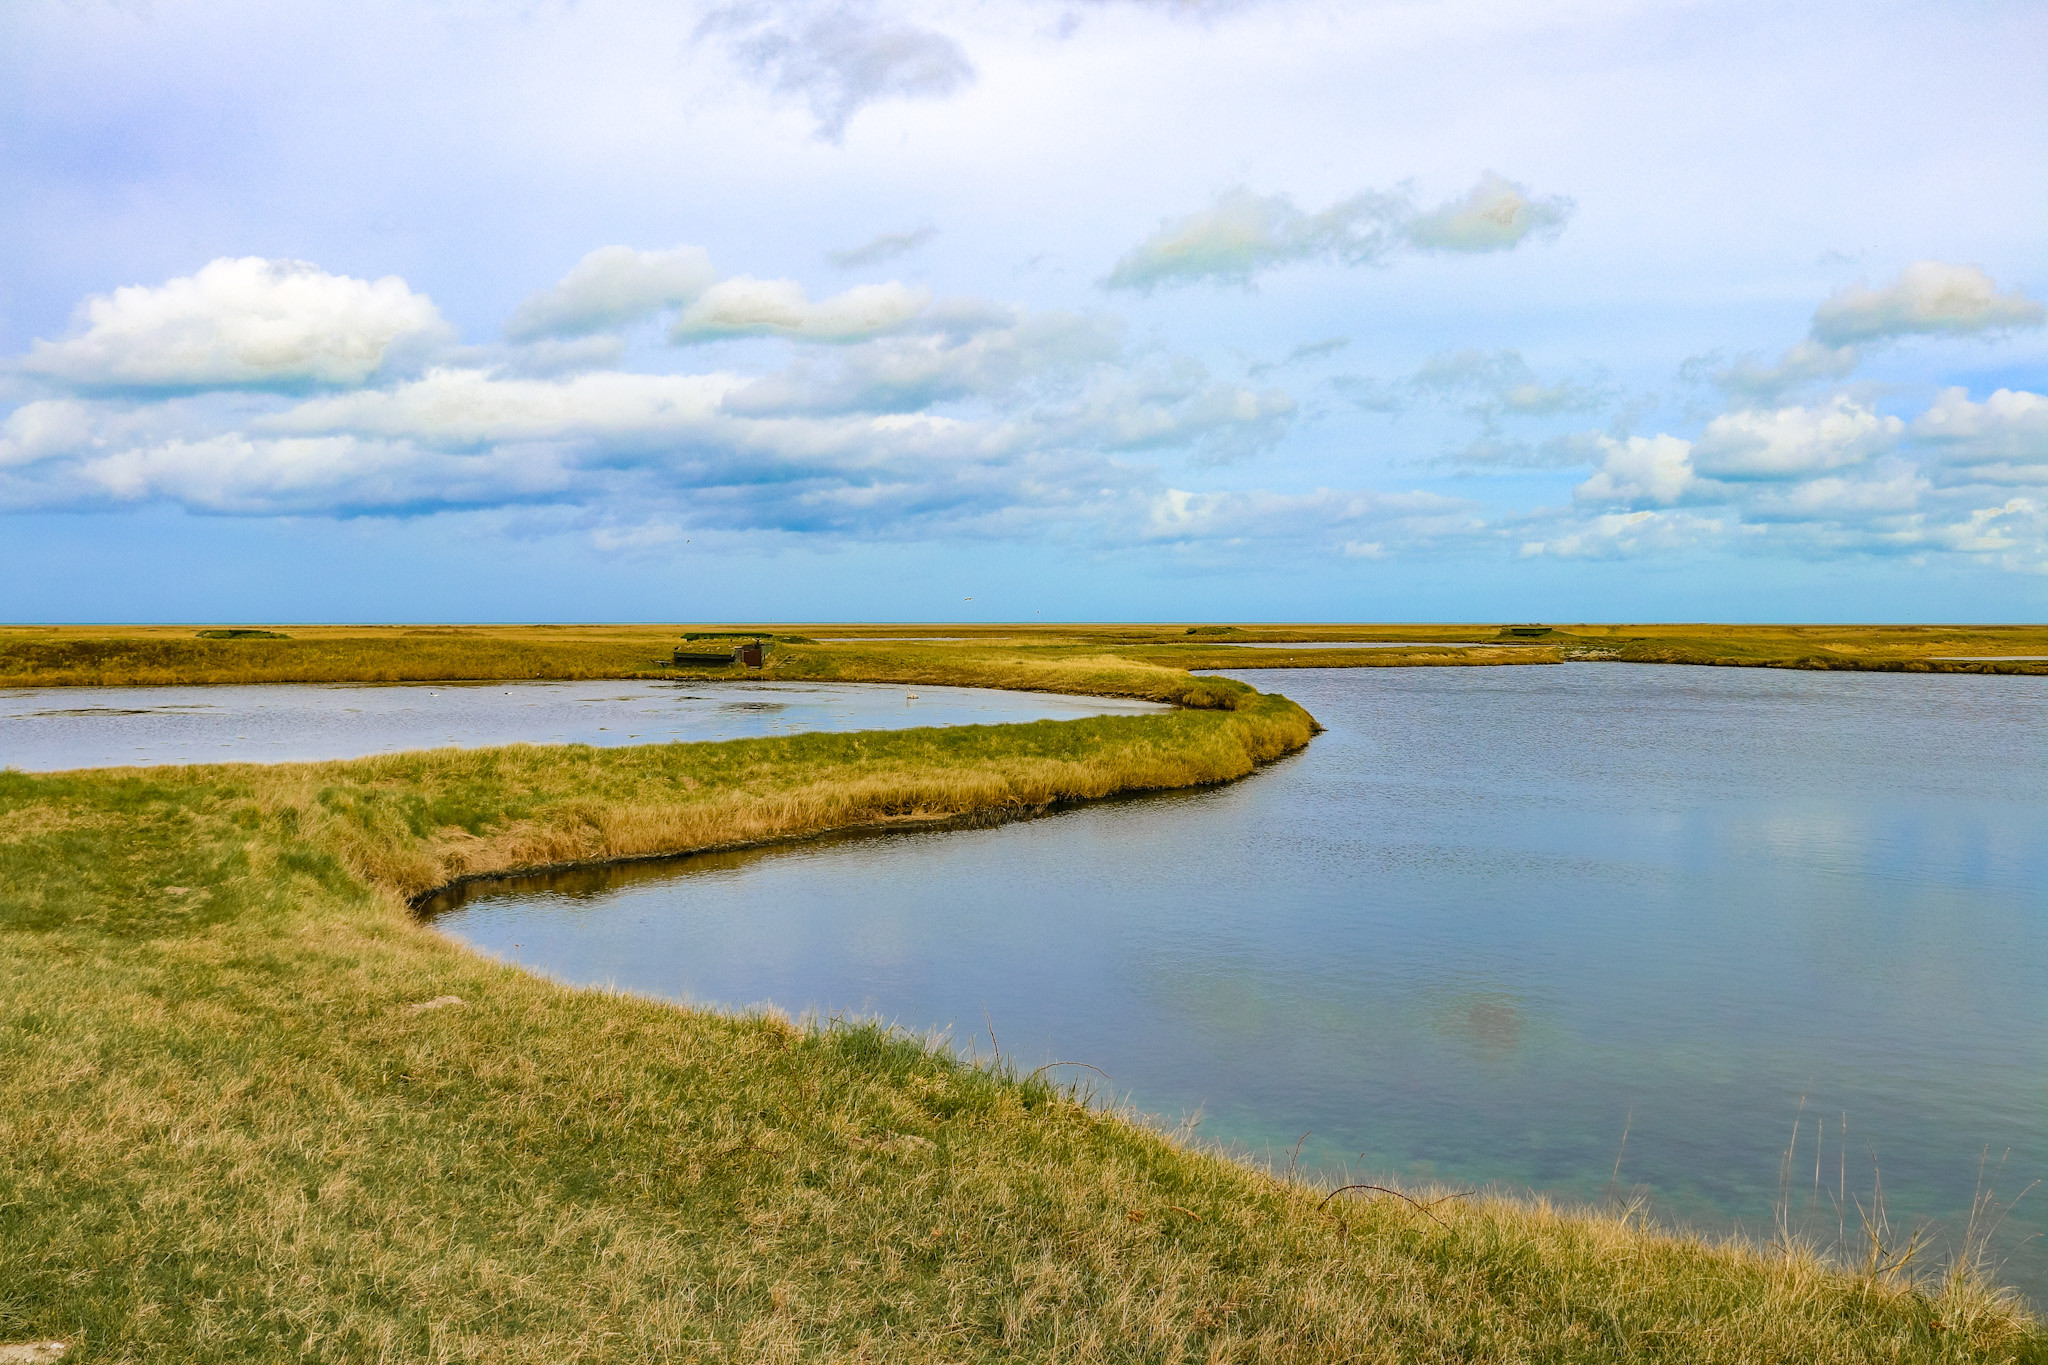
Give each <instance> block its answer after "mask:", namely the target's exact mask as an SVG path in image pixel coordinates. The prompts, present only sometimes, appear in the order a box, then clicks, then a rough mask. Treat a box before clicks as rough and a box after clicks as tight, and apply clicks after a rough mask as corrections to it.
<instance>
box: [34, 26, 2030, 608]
mask: <svg viewBox="0 0 2048 1365" xmlns="http://www.w3.org/2000/svg"><path fill="white" fill-rule="evenodd" d="M2044 171H2048V7H2043V6H2042V5H2040V4H2039V3H2038V2H2037V0H2014V2H2013V3H2005V2H2004V0H1940V3H1897V2H1894V0H1855V2H1854V3H1836V2H1835V0H1815V2H1814V3H1810V4H1806V5H1800V6H1787V5H1783V4H1778V3H1771V4H1764V3H1751V2H1750V0H1351V2H1350V3H1320V2H1319V0H1009V3H1002V4H994V3H968V2H966V0H961V2H960V3H948V2H947V0H929V2H928V3H920V2H919V0H819V2H818V3H802V2H800V0H761V2H759V3H736V4H698V5H692V4H689V3H678V2H677V0H662V2H660V3H656V2H654V0H524V2H523V3H520V2H516V0H491V2H490V3H485V2H484V0H403V2H402V3H400V2H399V0H348V2H347V3H331V2H330V0H299V2H298V3H295V4H292V5H288V6H280V5H275V4H270V3H255V2H254V0H10V3H8V4H7V5H5V6H4V7H0V621H12V622H61V621H252V622H254V621H262V622H288V621H307V622H312V621H373V620H389V621H402V620H454V621H550V620H678V621H682V620H688V621H714V620H730V621H740V620H746V621H759V620H782V621H822V620H880V621H894V620H900V621H1032V620H1041V619H1042V620H1046V621H1059V620H1274V621H1314V620H1355V621H1422V620H1460V621H1492V620H1514V621H1521V620H1559V621H1568V620H1630V621H1669V620H1681V621H1682V620H1695V621H1696V620H1759V621H1785V620H1808V621H1833V620H1859V621H1922V622H1924V621H2042V620H2048V327H2044V320H2048V315H2044V307H2043V303H2044V301H2048V174H2044Z"/></svg>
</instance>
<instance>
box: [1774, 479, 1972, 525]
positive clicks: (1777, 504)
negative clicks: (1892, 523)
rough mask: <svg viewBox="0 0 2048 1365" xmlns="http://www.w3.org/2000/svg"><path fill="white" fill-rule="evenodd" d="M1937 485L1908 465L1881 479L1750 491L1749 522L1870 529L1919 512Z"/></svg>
mask: <svg viewBox="0 0 2048 1365" xmlns="http://www.w3.org/2000/svg"><path fill="white" fill-rule="evenodd" d="M1933 486H1934V485H1933V484H1932V483H1931V482H1930V481H1929V480H1928V479H1927V478H1926V477H1925V476H1924V475H1922V474H1921V473H1920V471H1919V470H1917V469H1915V468H1913V467H1912V466H1910V465H1908V466H1905V467H1902V468H1895V469H1892V470H1889V471H1887V472H1886V473H1884V474H1881V475H1880V476H1878V477H1875V478H1844V477H1839V476H1834V475H1830V476H1827V477H1824V478H1817V479H1805V480H1802V481H1800V482H1797V483H1786V484H1766V485H1763V486H1761V487H1758V488H1754V489H1750V490H1746V492H1745V496H1744V497H1743V500H1742V516H1743V519H1744V520H1745V521H1753V522H1754V521H1807V522H1811V521H1818V522H1831V523H1842V522H1856V523H1868V522H1871V521H1873V520H1881V519H1883V518H1887V517H1898V516H1903V515H1905V514H1908V513H1912V512H1916V511H1918V510H1919V508H1920V505H1921V500H1922V498H1923V496H1924V495H1925V494H1926V493H1927V492H1928V491H1929V490H1930V489H1931V488H1933Z"/></svg>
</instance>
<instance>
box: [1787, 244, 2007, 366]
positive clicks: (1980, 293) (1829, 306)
mask: <svg viewBox="0 0 2048 1365" xmlns="http://www.w3.org/2000/svg"><path fill="white" fill-rule="evenodd" d="M2042 317H2043V313H2042V308H2041V305H2040V304H2039V303H2036V302H2035V301H2034V300H2032V299H2030V298H2028V297H2027V296H2026V295H2025V294H2023V293H2021V292H2020V291H2019V290H2018V289H2009V290H2006V291H2004V292H2002V293H2001V292H2000V291H1999V288H1998V284H1997V282H1996V281H1995V280H1993V279H1992V278H1991V277H1990V276H1989V275H1987V274H1985V273H1984V271H1983V270H1981V269H1979V268H1978V267H1977V266H1974V265H1951V264H1950V263H1948V262H1946V261H1915V262H1914V263H1913V264H1911V265H1909V266H1907V267H1906V268H1905V269H1903V270H1901V271H1900V272H1899V275H1898V278H1897V279H1895V280H1893V281H1892V282H1891V283H1890V284H1887V285H1885V286H1884V287H1883V288H1881V289H1871V288H1869V287H1868V286H1865V285H1860V284H1858V285H1852V286H1850V287H1849V288H1847V289H1844V290H1842V291H1840V292H1839V293H1836V294H1834V295H1832V296H1830V297H1829V298H1828V299H1827V300H1826V301H1825V302H1824V303H1822V304H1821V305H1820V307H1819V308H1817V309H1815V310H1814V314H1813V339H1814V340H1815V341H1818V342H1821V343H1823V344H1825V345H1831V346H1849V345H1855V344H1858V343H1862V342H1871V341H1879V340H1888V339H1891V338H1893V337H1902V336H1911V335H1915V334H1941V335H1949V336H1968V335H1973V334H1976V333H1981V332H1997V331H2004V330H2006V329H2009V328H2013V327H2038V326H2040V325H2041V321H2042Z"/></svg>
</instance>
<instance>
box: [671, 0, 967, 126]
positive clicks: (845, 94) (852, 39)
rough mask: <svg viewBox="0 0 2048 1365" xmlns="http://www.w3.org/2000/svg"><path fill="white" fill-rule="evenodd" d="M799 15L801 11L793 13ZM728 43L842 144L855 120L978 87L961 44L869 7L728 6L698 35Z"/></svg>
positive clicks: (853, 3) (853, 1)
mask: <svg viewBox="0 0 2048 1365" xmlns="http://www.w3.org/2000/svg"><path fill="white" fill-rule="evenodd" d="M792 11H794V12H792ZM698 33H699V35H700V36H703V35H708V34H717V35H720V36H722V37H724V38H725V40H726V42H727V44H728V45H729V46H730V48H731V50H732V53H733V55H734V56H735V57H736V58H738V59H739V61H740V63H741V65H743V66H745V67H746V68H747V69H749V70H750V71H752V72H753V73H754V74H755V75H757V76H759V77H761V78H762V79H763V80H765V81H766V82H767V83H768V85H769V88H770V89H772V90H774V91H776V92H777V93H778V94H785V95H795V96H799V97H801V98H802V99H804V100H805V101H806V102H807V103H808V104H809V105H810V108H811V113H812V115H813V116H814V117H815V118H816V119H817V120H818V135H819V136H820V137H823V138H825V139H826V140H827V141H830V142H838V141H839V140H840V139H841V138H843V137H844V136H845V134H846V125H847V123H848V122H849V121H851V120H852V118H853V116H854V115H855V114H857V113H859V112H860V111H861V110H862V109H864V108H866V107H867V106H868V105H870V104H874V103H876V102H878V101H881V100H885V99H938V98H942V97H944V96H946V95H950V94H952V93H953V92H954V91H956V90H959V89H961V88H963V87H965V86H967V85H971V84H972V83H973V82H974V78H975V71H974V64H973V63H972V62H970V61H969V60H968V59H967V53H966V51H965V50H964V49H963V48H962V47H961V46H960V44H959V43H958V42H957V41H955V40H954V39H953V38H951V37H948V36H947V35H946V34H943V33H940V32H938V31H936V30H934V29H928V28H920V27H918V26H917V25H916V24H913V23H909V22H907V21H905V20H902V19H898V18H894V17H892V16H889V15H886V14H883V13H881V12H880V11H879V10H878V9H877V8H876V7H875V6H874V5H873V4H871V3H862V2H861V0H849V2H848V3H841V4H822V5H797V6H771V5H767V4H761V3H743V4H734V5H728V6H726V7H725V8H723V9H721V10H718V11H716V12H715V13H713V14H712V15H711V17H710V18H708V19H706V20H705V21H704V23H703V24H702V25H701V26H700V27H699V28H698Z"/></svg>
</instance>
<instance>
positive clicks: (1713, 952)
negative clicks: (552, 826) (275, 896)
mask: <svg viewBox="0 0 2048 1365" xmlns="http://www.w3.org/2000/svg"><path fill="white" fill-rule="evenodd" d="M1247 681H1251V682H1253V683H1254V685H1256V686H1259V687H1261V688H1264V689H1268V690H1276V691H1280V692H1284V693H1286V694H1287V695H1289V696H1292V697H1294V698H1296V699H1298V700H1299V701H1301V702H1302V703H1303V704H1305V705H1306V706H1308V707H1309V709H1310V710H1312V711H1313V712H1314V713H1315V714H1316V716H1317V718H1318V719H1319V720H1321V722H1322V723H1323V724H1324V725H1325V726H1327V727H1329V729H1328V733H1326V734H1324V735H1322V736H1320V737H1319V738H1317V739H1316V740H1315V742H1314V744H1313V745H1311V746H1310V748H1309V749H1308V750H1307V751H1306V752H1305V753H1302V754H1299V755H1296V756H1294V757H1291V758H1288V759H1284V760H1282V761H1281V762H1279V763H1277V764H1274V765H1272V766H1271V767H1269V768H1267V769H1265V770H1263V771H1262V772H1260V773H1258V774H1256V775H1254V776H1252V777H1251V778H1248V779H1246V780H1245V781H1243V782H1240V783H1236V784H1234V785H1231V786H1228V787H1222V788H1216V789H1212V790H1207V791H1199V792H1189V793H1178V794H1167V795H1162V796H1156V797H1150V798H1144V799H1134V800H1124V801H1116V802H1109V803H1102V804H1097V805H1092V806H1087V807H1082V808H1079V809H1075V810H1071V811H1069V812H1066V813H1063V814H1059V815H1055V816H1052V817H1049V818H1045V819H1040V820H1035V821H1030V822H1026V823H1021V824H1013V825H1007V826H1003V827H999V828H994V829H986V830H974V831H954V832H943V833H940V832H933V833H923V834H907V835H892V836H887V837H874V836H869V837H841V838H838V839H831V840H824V841H819V842H816V843H811V844H806V845H800V846H794V847H790V848H787V849H783V850H776V851H767V852H752V853H745V854H737V855H732V854H729V855H721V856H711V857H703V858H698V859H693V860H687V861H684V862H680V863H668V864H660V865H651V866H650V865H645V864H643V865H640V866H637V867H629V868H615V869H610V870H602V871H592V872H586V873H583V874H579V875H576V876H570V877H556V878H552V879H534V880H529V881H525V882H521V883H509V884H505V885H502V886H500V887H498V888H495V889H492V890H490V891H488V892H484V893H481V894H474V895H472V896H471V897H470V898H469V899H468V900H467V901H466V902H465V903H463V904H461V905H460V907H459V908H457V909H456V910H454V911H453V912H452V913H449V914H447V915H445V916H444V917H443V918H441V919H440V920H439V923H440V925H441V926H442V927H443V928H444V929H446V930H447V931H448V932H450V933H452V934H454V935H455V936H457V937H459V938H461V939H464V940H467V941H469V942H470V943H473V944H474V945H476V946H477V947H478V948H480V949H483V950H484V951H486V952H490V953H494V954H499V955H502V956H503V957H505V958H508V959H512V960H516V961H519V962H521V963H524V964H526V965H528V966H529V967H532V968H534V969H536V970H538V971H542V972H545V973H549V974H552V975H555V976H558V977H561V978H563V979H566V980H571V981H581V982H594V983H614V984H616V985H619V986H623V987H627V988H631V989H635V990H639V991H645V992H652V993H657V994H661V995H665V996H669V997H673V998H676V999H680V1000H689V1001H698V1002H706V1003H714V1004H719V1005H726V1006H748V1005H753V1004H763V1003H770V1004H773V1005H775V1006H779V1007H782V1008H785V1009H788V1010H790V1011H792V1012H797V1011H803V1010H808V1009H815V1010H818V1011H821V1012H826V1013H832V1012H846V1013H859V1014H877V1015H880V1016H882V1017H884V1018H886V1019H890V1020H894V1021H896V1022H898V1023H900V1024H902V1025H904V1026H906V1027H909V1028H912V1029H918V1030H924V1029H931V1028H950V1029H951V1030H952V1037H953V1040H954V1042H955V1045H956V1046H958V1047H959V1048H961V1049H962V1050H963V1051H965V1050H968V1049H970V1048H975V1047H978V1048H979V1049H980V1050H981V1051H982V1052H983V1053H984V1054H985V1053H986V1052H987V1050H988V1047H989V1022H990V1021H992V1023H993V1028H994V1032H995V1036H996V1037H997V1038H998V1039H1000V1042H1001V1046H1002V1049H1003V1051H1004V1054H1005V1055H1006V1056H1008V1057H1011V1058H1013V1059H1015V1060H1016V1062H1017V1063H1018V1064H1019V1065H1021V1066H1023V1067H1026V1068H1029V1067H1035V1066H1038V1065H1040V1064H1041V1063H1045V1062H1051V1061H1080V1062H1088V1063H1092V1064H1093V1065H1095V1066H1098V1067H1100V1068H1102V1069H1103V1070H1104V1071H1106V1072H1108V1073H1109V1074H1110V1076H1111V1077H1112V1078H1113V1079H1114V1084H1115V1089H1116V1092H1117V1093H1118V1094H1120V1095H1127V1096H1128V1097H1129V1099H1130V1100H1131V1102H1133V1103H1134V1104H1136V1105H1137V1106H1139V1107H1140V1108H1142V1109H1144V1110H1146V1111H1148V1112H1152V1113H1155V1114H1159V1115H1162V1116H1164V1117H1165V1118H1166V1119H1167V1120H1169V1121H1172V1120H1177V1119H1179V1118H1180V1117H1182V1116H1183V1115H1187V1114H1192V1113H1196V1112H1199V1114H1200V1117H1201V1123H1200V1128H1199V1130H1198V1131H1199V1133H1201V1134H1205V1135H1207V1136H1208V1137H1209V1138H1212V1139H1216V1140H1220V1141H1223V1142H1226V1143H1229V1144H1233V1145H1236V1146H1239V1147H1240V1148H1248V1149H1250V1150H1251V1151H1252V1152H1253V1153H1255V1154H1258V1155H1261V1156H1263V1155H1265V1154H1267V1153H1274V1154H1276V1155H1277V1159H1278V1160H1280V1161H1281V1162H1283V1163H1284V1161H1285V1159H1286V1153H1287V1150H1288V1149H1289V1148H1290V1147H1292V1146H1293V1144H1294V1143H1295V1142H1296V1141H1297V1140H1298V1139H1301V1136H1302V1134H1303V1133H1307V1134H1308V1135H1309V1136H1308V1137H1307V1138H1306V1139H1305V1140H1304V1141H1302V1146H1301V1155H1300V1161H1301V1162H1302V1164H1303V1165H1305V1166H1312V1167H1314V1168H1316V1169H1318V1170H1321V1171H1324V1172H1328V1173H1332V1174H1335V1173H1341V1172H1350V1173H1352V1174H1353V1176H1354V1178H1359V1179H1369V1178H1371V1177H1372V1176H1374V1175H1378V1176H1388V1175H1391V1176H1395V1177H1398V1178H1400V1179H1403V1180H1407V1181H1439V1182H1444V1183H1447V1184H1450V1185H1454V1186H1456V1187H1458V1188H1471V1187H1475V1186H1480V1185H1486V1184H1490V1183H1494V1182H1500V1183H1503V1184H1505V1185H1508V1186H1512V1187H1518V1188H1525V1189H1527V1188H1533V1189H1540V1190H1545V1191H1552V1192H1556V1193H1559V1194H1561V1195H1564V1196H1566V1197H1568V1198H1571V1199H1578V1200H1589V1201H1598V1200H1602V1199H1606V1198H1620V1197H1623V1196H1625V1195H1627V1194H1628V1193H1629V1192H1630V1191H1638V1192H1641V1193H1644V1194H1647V1195H1648V1196H1649V1197H1650V1199H1651V1209H1652V1211H1653V1213H1655V1214H1659V1215H1662V1216H1663V1217H1665V1218H1669V1219H1682V1220H1688V1221H1691V1222H1694V1223H1696V1224H1698V1225H1701V1226H1706V1227H1711V1228H1717V1229H1725V1228H1728V1227H1731V1226H1740V1227H1743V1228H1746V1229H1748V1230H1750V1231H1752V1232H1758V1233H1766V1232H1768V1231H1769V1229H1770V1228H1771V1226H1772V1218H1773V1213H1772V1210H1773V1204H1774V1201H1776V1200H1777V1199H1778V1197H1779V1193H1780V1172H1781V1169H1782V1168H1783V1166H1784V1165H1785V1164H1787V1163H1786V1162H1785V1158H1786V1155H1787V1153H1788V1150H1789V1151H1790V1154H1791V1159H1790V1161H1789V1167H1790V1170H1791V1172H1792V1174H1791V1176H1790V1178H1789V1182H1788V1183H1789V1185H1790V1203H1791V1216H1792V1220H1793V1221H1794V1223H1795V1224H1797V1225H1799V1226H1802V1227H1804V1228H1805V1229H1806V1230H1807V1231H1808V1232H1809V1233H1810V1234H1812V1235H1814V1236H1816V1237H1819V1238H1821V1239H1822V1240H1824V1241H1826V1240H1832V1239H1833V1238H1834V1237H1835V1236H1836V1234H1837V1231H1838V1229H1845V1230H1846V1232H1847V1233H1848V1235H1849V1236H1850V1237H1851V1238H1852V1239H1853V1238H1854V1237H1855V1235H1856V1229H1857V1223H1856V1218H1857V1214H1856V1210H1855V1207H1854V1205H1853V1204H1849V1205H1848V1206H1847V1207H1846V1209H1845V1210H1844V1211H1843V1212H1842V1213H1841V1215H1840V1216H1839V1217H1838V1212H1837V1201H1838V1199H1840V1200H1854V1199H1857V1198H1860V1199H1861V1200H1862V1201H1863V1204H1864V1205H1865V1206H1866V1207H1868V1206H1869V1205H1870V1202H1871V1196H1872V1190H1873V1185H1874V1178H1873V1171H1874V1170H1875V1171H1876V1172H1878V1173H1880V1174H1881V1178H1882V1183H1883V1190H1884V1197H1885V1200H1886V1205H1887V1209H1888V1211H1889V1213H1890V1215H1891V1217H1892V1220H1893V1222H1894V1224H1895V1225H1902V1226H1910V1225H1912V1224H1913V1223H1914V1222H1915V1221H1917V1220H1919V1219H1922V1218H1933V1219H1937V1220H1939V1222H1940V1224H1941V1227H1942V1229H1943V1230H1944V1231H1943V1234H1942V1236H1941V1237H1940V1238H1938V1239H1937V1245H1938V1246H1941V1245H1947V1244H1949V1243H1952V1242H1953V1241H1954V1240H1956V1239H1957V1238H1959V1237H1960V1234H1961V1232H1962V1228H1963V1225H1964V1223H1965V1221H1966V1217H1967V1211H1968V1208H1969V1205H1970V1201H1971V1196H1972V1190H1973V1187H1974V1185H1975V1183H1976V1181H1977V1179H1978V1168H1979V1160H1980V1157H1981V1156H1983V1155H1984V1154H1986V1153H1988V1154H1989V1160H1990V1162H1991V1168H1990V1171H1989V1174H1988V1176H1987V1183H1988V1184H1989V1185H1990V1186H1991V1187H1992V1188H1993V1189H1995V1190H1996V1191H1997V1192H1998V1193H1999V1194H2001V1195H2005V1196H2009V1195H2013V1194H2016V1193H2018V1192H2019V1190H2020V1189H2021V1187H2022V1186H2024V1185H2025V1184H2026V1183H2027V1182H2028V1181H2030V1180H2035V1179H2039V1178H2042V1177H2048V684H2044V682H2043V680H2040V679H2034V678H2021V677H1986V676H1943V675H1910V674H1854V673H1817V672H1816V673H1800V672H1787V671H1782V670H1776V669H1769V670H1766V669H1754V670H1752V669H1716V668H1688V667H1646V666H1629V665H1619V664H1567V665H1560V666H1544V667H1511V668H1492V669H1486V668H1460V669H1440V670H1439V669H1371V670H1360V671H1357V672H1352V671H1337V670H1325V669H1315V670H1306V669H1305V670H1284V671H1272V670H1260V671H1258V672H1256V673H1253V674H1249V675H1247ZM1064 1074H1067V1075H1070V1076H1077V1077H1080V1078H1083V1079H1093V1078H1094V1073H1091V1072H1081V1071H1068V1072H1066V1073H1064ZM1845 1122H1846V1131H1845V1129H1844V1123H1845ZM1795 1125H1796V1130H1797V1132H1796V1143H1795ZM1823 1125H1824V1126H1823ZM1624 1130H1626V1132H1627V1141H1626V1145H1625V1146H1624V1145H1623V1142H1622V1138H1623V1133H1624ZM1617 1156H1619V1159H1620V1160H1619V1172H1618V1176H1617V1175H1616V1174H1615V1168H1616V1160H1617ZM2001 1159H2002V1163H2003V1164H2002V1166H2001V1165H2000V1164H1999V1163H2000V1162H2001ZM2044 1209H2048V1197H2044V1195H2043V1191H2040V1190H2037V1191H2035V1192H2034V1193H2033V1194H2032V1195H2030V1196H2029V1197H2028V1198H2027V1199H2026V1200H2024V1201H2022V1202H2021V1204H2020V1205H2019V1207H2018V1209H2017V1211H2016V1212H2014V1213H2013V1215H2012V1216H2011V1217H2010V1218H2009V1219H2008V1220H2007V1221H2006V1223H2005V1225H2004V1228H2003V1230H2002V1232H2001V1233H2000V1235H1999V1237H1998V1239H1997V1243H1996V1250H1997V1251H1998V1252H1999V1254H2001V1255H2003V1256H2005V1257H2007V1258H2008V1259H2007V1261H2006V1265H2005V1269H2004V1276H2005V1278H2006V1279H2007V1280H2008V1281H2009V1282H2012V1283H2016V1284H2018V1285H2019V1286H2020V1287H2021V1288H2022V1289H2023V1290H2025V1291H2026V1292H2028V1293H2029V1294H2030V1295H2031V1296H2032V1297H2033V1298H2034V1300H2035V1302H2037V1303H2041V1302H2044V1301H2048V1292H2044V1287H2048V1286H2044V1278H2043V1271H2044V1268H2048V1256H2044V1254H2043V1250H2042V1247H2043V1243H2042V1240H2041V1239H2040V1237H2039V1236H2038V1234H2040V1233H2041V1232H2042V1231H2043V1230H2044V1224H2048V1220H2044V1218H2043V1216H2042V1215H2043V1212H2044ZM2029 1237H2032V1238H2033V1240H2032V1241H2027V1240H2025V1239H2027V1238H2029Z"/></svg>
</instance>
